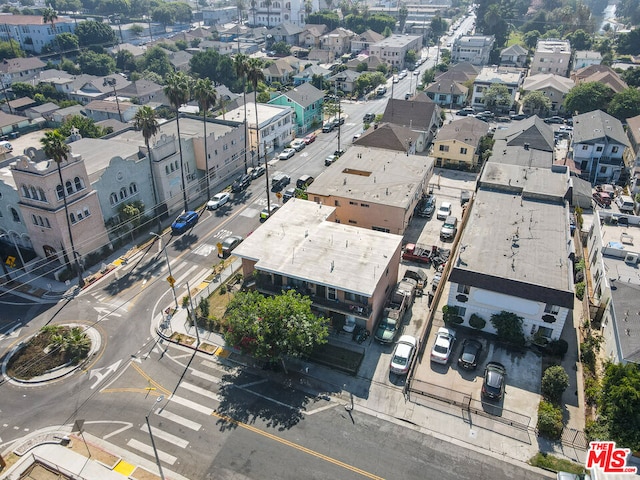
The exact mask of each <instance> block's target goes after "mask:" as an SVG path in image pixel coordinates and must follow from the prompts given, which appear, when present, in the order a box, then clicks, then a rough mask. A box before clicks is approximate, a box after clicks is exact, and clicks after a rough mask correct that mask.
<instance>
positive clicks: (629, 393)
mask: <svg viewBox="0 0 640 480" xmlns="http://www.w3.org/2000/svg"><path fill="white" fill-rule="evenodd" d="M638 412H640V370H639V368H638V365H637V364H634V363H627V364H624V365H623V364H619V363H618V364H614V363H608V364H607V365H606V366H605V373H604V378H603V380H602V400H601V402H600V413H601V416H602V417H603V422H604V423H606V424H607V427H608V430H609V432H610V434H611V440H614V441H616V442H617V443H618V444H619V445H623V446H625V447H626V448H630V449H631V451H637V450H640V416H639V415H638Z"/></svg>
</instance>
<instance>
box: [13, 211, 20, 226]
mask: <svg viewBox="0 0 640 480" xmlns="http://www.w3.org/2000/svg"><path fill="white" fill-rule="evenodd" d="M11 216H12V217H13V221H14V222H16V223H20V215H18V211H17V210H16V209H15V208H13V207H11Z"/></svg>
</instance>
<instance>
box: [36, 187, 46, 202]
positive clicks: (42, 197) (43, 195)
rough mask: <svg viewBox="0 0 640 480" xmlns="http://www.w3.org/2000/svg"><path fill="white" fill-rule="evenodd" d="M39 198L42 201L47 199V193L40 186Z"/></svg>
mask: <svg viewBox="0 0 640 480" xmlns="http://www.w3.org/2000/svg"><path fill="white" fill-rule="evenodd" d="M38 199H39V200H40V201H42V202H46V201H47V195H46V194H45V193H44V190H43V189H41V188H38Z"/></svg>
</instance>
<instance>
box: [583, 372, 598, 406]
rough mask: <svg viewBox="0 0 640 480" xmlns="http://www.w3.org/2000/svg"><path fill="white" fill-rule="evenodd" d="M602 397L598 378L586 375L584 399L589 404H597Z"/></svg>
mask: <svg viewBox="0 0 640 480" xmlns="http://www.w3.org/2000/svg"><path fill="white" fill-rule="evenodd" d="M599 398H600V383H598V380H597V379H595V378H592V377H586V378H585V379H584V400H585V402H586V403H587V405H591V406H594V405H597V403H598V399H599Z"/></svg>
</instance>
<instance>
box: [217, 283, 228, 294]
mask: <svg viewBox="0 0 640 480" xmlns="http://www.w3.org/2000/svg"><path fill="white" fill-rule="evenodd" d="M219 291H220V295H224V294H225V293H227V286H226V285H220V290H219Z"/></svg>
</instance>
